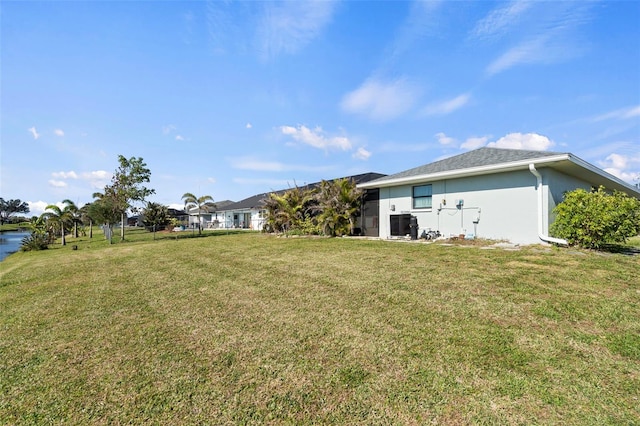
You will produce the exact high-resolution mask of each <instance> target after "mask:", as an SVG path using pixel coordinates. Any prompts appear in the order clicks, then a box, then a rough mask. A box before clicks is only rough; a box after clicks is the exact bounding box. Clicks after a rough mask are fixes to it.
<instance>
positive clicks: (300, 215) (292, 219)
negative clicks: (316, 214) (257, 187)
mask: <svg viewBox="0 0 640 426" xmlns="http://www.w3.org/2000/svg"><path fill="white" fill-rule="evenodd" d="M314 196H315V191H314V190H313V189H309V188H300V187H298V186H296V187H295V188H292V189H289V190H287V191H286V192H284V193H281V194H278V193H275V192H272V193H270V194H269V195H268V196H267V198H265V199H264V200H263V202H264V208H265V210H266V211H267V223H266V225H267V229H269V230H270V231H273V232H288V231H292V230H299V229H301V228H302V227H303V224H304V223H305V221H306V220H307V219H309V218H310V215H309V213H310V212H311V211H312V210H313V209H314V203H315V201H314Z"/></svg>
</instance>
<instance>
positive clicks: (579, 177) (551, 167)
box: [358, 147, 640, 244]
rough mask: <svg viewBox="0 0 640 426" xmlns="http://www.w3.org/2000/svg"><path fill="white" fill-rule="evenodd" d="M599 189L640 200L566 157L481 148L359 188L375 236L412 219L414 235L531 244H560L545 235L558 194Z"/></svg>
mask: <svg viewBox="0 0 640 426" xmlns="http://www.w3.org/2000/svg"><path fill="white" fill-rule="evenodd" d="M600 185H603V186H604V187H606V188H607V189H608V190H618V191H623V192H625V193H627V194H628V195H630V196H633V197H636V198H639V199H640V190H639V189H638V188H636V187H635V186H633V185H631V184H628V183H626V182H624V181H622V180H621V179H618V178H617V177H615V176H613V175H611V174H609V173H607V172H605V171H604V170H601V169H599V168H598V167H595V166H593V165H591V164H589V163H587V162H586V161H584V160H581V159H580V158H578V157H576V156H575V155H573V154H571V153H560V152H546V151H526V150H515V149H500V148H486V147H485V148H479V149H476V150H473V151H469V152H466V153H463V154H460V155H456V156H453V157H450V158H446V159H444V160H440V161H436V162H433V163H430V164H426V165H423V166H420V167H415V168H412V169H409V170H406V171H403V172H400V173H396V174H393V175H389V176H385V177H382V178H379V179H376V180H373V181H370V182H366V183H361V184H359V185H358V187H359V188H363V189H367V190H368V191H369V199H370V201H369V207H370V210H371V209H374V210H375V209H376V207H377V210H378V215H379V219H378V218H376V223H377V224H378V226H379V232H378V236H379V237H380V238H394V237H404V236H406V235H407V234H409V233H410V222H411V217H412V216H414V217H415V219H414V221H415V220H416V219H417V226H418V235H421V234H422V232H423V231H429V230H434V231H435V230H437V231H440V232H441V233H442V234H443V235H444V236H459V235H461V234H462V235H464V236H465V237H480V238H487V239H496V240H501V239H504V240H508V241H510V242H512V243H518V244H535V243H543V242H547V243H564V241H562V240H558V239H555V238H552V237H550V236H549V225H550V224H551V223H553V220H554V214H553V209H554V208H555V206H556V205H557V204H559V203H560V202H561V201H562V200H563V194H564V193H565V192H567V191H572V190H575V189H577V188H584V189H587V190H588V189H590V188H592V187H598V186H600ZM376 203H377V206H376ZM369 215H370V216H371V213H370V214H369Z"/></svg>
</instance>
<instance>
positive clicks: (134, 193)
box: [104, 155, 156, 240]
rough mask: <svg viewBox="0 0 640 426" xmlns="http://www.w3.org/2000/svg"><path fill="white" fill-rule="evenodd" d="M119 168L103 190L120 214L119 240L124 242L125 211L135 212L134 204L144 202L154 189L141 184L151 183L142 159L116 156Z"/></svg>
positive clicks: (148, 171) (149, 171) (149, 173)
mask: <svg viewBox="0 0 640 426" xmlns="http://www.w3.org/2000/svg"><path fill="white" fill-rule="evenodd" d="M118 162H119V163H120V166H118V169H117V170H116V171H115V173H114V175H113V178H112V179H111V185H107V186H106V187H105V188H104V196H105V197H107V198H109V199H111V204H112V205H113V206H114V207H115V208H116V209H117V211H118V212H119V213H120V222H121V227H120V239H121V240H124V227H125V220H126V214H127V210H129V209H132V210H134V211H135V205H134V203H136V202H144V200H145V199H146V198H147V197H148V196H149V195H152V194H155V192H156V191H155V190H154V189H149V188H147V187H145V186H144V185H143V184H144V183H147V182H150V181H151V170H149V169H148V168H147V164H146V163H145V162H144V161H143V159H142V157H131V158H129V159H127V158H126V157H124V156H123V155H119V156H118Z"/></svg>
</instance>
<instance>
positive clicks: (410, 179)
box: [357, 154, 570, 189]
mask: <svg viewBox="0 0 640 426" xmlns="http://www.w3.org/2000/svg"><path fill="white" fill-rule="evenodd" d="M569 159H570V155H569V154H560V155H554V156H550V157H542V158H533V159H529V160H520V161H512V162H509V163H500V164H491V165H489V166H479V167H469V168H466V169H458V170H448V171H446V172H440V173H430V174H424V175H416V176H407V177H403V178H397V179H389V180H385V181H381V182H367V183H361V184H360V185H357V187H358V188H363V189H367V188H386V187H390V186H398V185H410V184H414V183H421V182H427V181H436V180H441V179H455V178H461V177H468V176H478V175H487V174H491V173H499V172H509V171H513V170H528V169H529V164H531V163H533V164H536V165H538V164H547V163H557V162H559V161H566V160H569Z"/></svg>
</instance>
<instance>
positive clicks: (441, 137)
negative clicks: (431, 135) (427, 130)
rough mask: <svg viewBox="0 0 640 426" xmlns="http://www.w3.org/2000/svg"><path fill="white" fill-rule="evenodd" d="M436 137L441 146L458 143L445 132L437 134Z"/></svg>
mask: <svg viewBox="0 0 640 426" xmlns="http://www.w3.org/2000/svg"><path fill="white" fill-rule="evenodd" d="M435 137H436V138H438V143H439V144H440V145H452V144H454V143H456V140H455V139H454V138H452V137H449V136H447V135H445V134H444V133H443V132H440V133H436V134H435Z"/></svg>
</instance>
